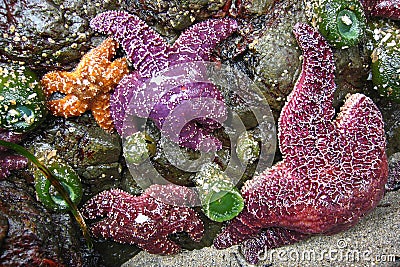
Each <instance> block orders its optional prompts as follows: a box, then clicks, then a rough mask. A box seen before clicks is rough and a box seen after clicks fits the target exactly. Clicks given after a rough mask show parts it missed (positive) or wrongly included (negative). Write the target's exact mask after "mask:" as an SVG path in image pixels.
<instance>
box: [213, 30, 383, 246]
mask: <svg viewBox="0 0 400 267" xmlns="http://www.w3.org/2000/svg"><path fill="white" fill-rule="evenodd" d="M294 34H295V36H296V38H297V41H298V43H299V46H300V47H301V49H302V50H303V56H304V61H303V65H302V73H301V75H300V77H299V79H298V81H297V83H296V85H295V88H294V90H293V92H292V93H291V94H290V95H289V97H288V102H287V103H286V105H285V106H284V108H283V109H282V113H281V116H280V118H279V128H278V129H279V136H278V137H279V144H280V148H281V151H282V154H283V161H281V162H279V163H277V164H276V165H275V166H273V167H272V168H270V169H267V170H266V171H265V172H264V173H262V174H261V175H259V176H257V177H255V178H253V179H252V180H250V181H248V182H247V183H246V184H245V185H244V187H243V188H242V194H243V197H244V199H245V203H246V207H245V209H244V211H243V212H242V213H241V214H240V215H239V216H238V217H237V218H235V219H234V220H233V221H232V222H231V223H230V224H229V225H228V226H227V227H226V228H225V229H224V230H223V232H222V233H221V234H220V235H219V236H218V237H217V238H216V240H215V242H214V244H215V246H216V247H217V248H226V247H229V246H231V245H234V244H238V243H241V242H242V241H244V240H247V239H249V238H252V237H254V236H257V235H258V234H259V233H260V231H261V230H262V229H263V228H267V229H268V228H272V227H277V228H276V229H280V228H282V229H287V230H290V231H292V232H291V233H290V235H291V236H292V237H293V238H292V240H295V239H299V238H301V233H303V234H318V233H329V234H331V233H336V232H338V231H340V230H343V229H347V228H349V227H351V226H352V225H354V224H355V223H357V221H358V220H359V218H360V217H361V216H363V215H365V214H366V213H367V212H368V211H370V210H371V209H372V208H374V207H375V206H376V205H377V203H378V202H379V200H380V199H381V198H382V196H383V193H384V186H385V183H386V180H387V175H388V166H387V159H386V154H385V133H384V129H383V121H382V116H381V114H380V112H379V110H378V109H377V107H376V106H375V104H374V103H373V102H372V101H371V99H369V98H368V97H366V96H364V95H362V94H354V95H352V96H350V97H349V98H348V99H347V100H346V102H345V104H344V106H343V107H342V108H341V112H340V114H338V116H337V117H336V118H334V116H335V110H334V108H333V107H332V101H333V93H334V91H335V88H336V85H335V83H334V71H335V66H334V61H333V55H332V51H331V49H330V47H329V46H328V44H327V43H326V41H325V40H324V39H323V37H322V36H321V35H320V34H319V33H318V32H317V31H316V30H314V29H313V28H312V27H310V26H308V25H304V24H297V25H296V26H295V28H294ZM295 232H299V234H298V235H297V236H296V235H295ZM284 241H285V240H284V238H283V239H282V240H280V244H279V245H282V244H284ZM289 241H290V240H289ZM255 253H257V252H255Z"/></svg>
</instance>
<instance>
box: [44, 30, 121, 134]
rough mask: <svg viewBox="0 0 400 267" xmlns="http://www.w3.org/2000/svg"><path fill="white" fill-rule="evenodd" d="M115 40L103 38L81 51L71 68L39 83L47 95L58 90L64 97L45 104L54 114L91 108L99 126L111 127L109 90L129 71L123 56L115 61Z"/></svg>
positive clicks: (65, 113) (74, 113)
mask: <svg viewBox="0 0 400 267" xmlns="http://www.w3.org/2000/svg"><path fill="white" fill-rule="evenodd" d="M117 48H118V43H117V42H116V41H114V40H113V39H112V38H108V39H106V40H105V41H104V42H103V43H101V44H100V45H99V46H98V47H96V48H93V49H92V50H91V51H89V52H88V53H87V54H86V55H84V56H83V57H82V59H81V61H80V62H79V64H78V66H77V67H76V69H75V70H74V71H72V72H66V71H53V72H50V73H48V74H46V75H45V76H44V77H43V79H42V81H41V83H42V86H43V89H44V92H45V95H46V97H47V99H49V98H50V97H51V96H52V94H53V93H55V92H60V93H62V94H65V97H64V98H62V99H57V100H49V101H48V102H47V106H48V108H49V110H50V111H51V112H52V113H53V114H54V115H56V116H64V117H65V118H68V117H72V116H79V115H81V114H82V113H84V112H86V111H88V110H91V111H92V114H93V117H94V119H95V120H96V122H97V123H98V124H99V125H100V127H101V128H103V129H105V130H107V131H111V130H112V129H113V127H114V125H113V121H112V119H111V115H110V91H111V90H113V89H114V87H115V86H116V85H117V84H118V82H119V81H120V80H121V79H122V77H123V76H124V75H125V74H127V73H128V64H127V61H126V58H119V59H116V60H114V61H111V59H112V58H113V57H114V56H115V51H116V49H117Z"/></svg>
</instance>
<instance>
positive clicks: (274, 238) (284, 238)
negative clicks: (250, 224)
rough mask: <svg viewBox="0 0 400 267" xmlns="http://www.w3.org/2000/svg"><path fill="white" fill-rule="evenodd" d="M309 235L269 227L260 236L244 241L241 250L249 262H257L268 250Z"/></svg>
mask: <svg viewBox="0 0 400 267" xmlns="http://www.w3.org/2000/svg"><path fill="white" fill-rule="evenodd" d="M308 236H309V235H307V234H303V233H299V232H296V231H292V230H287V229H284V228H268V229H266V230H263V231H262V232H261V233H260V234H259V235H258V236H256V237H253V238H250V239H247V240H246V241H245V242H243V246H242V249H241V251H242V254H243V256H244V257H245V259H246V261H247V262H249V263H251V264H256V263H257V262H258V261H259V259H260V256H263V254H264V253H265V252H266V250H268V249H273V248H277V247H280V246H283V245H289V244H292V243H295V242H297V241H300V240H303V239H306V238H307V237H308Z"/></svg>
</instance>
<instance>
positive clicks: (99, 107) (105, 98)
mask: <svg viewBox="0 0 400 267" xmlns="http://www.w3.org/2000/svg"><path fill="white" fill-rule="evenodd" d="M91 110H92V114H93V117H94V119H95V120H96V122H97V124H99V126H100V127H101V128H103V129H104V130H106V131H109V132H110V131H112V129H113V128H114V124H113V121H112V119H111V113H110V95H108V94H102V95H100V96H98V97H97V98H96V101H95V102H93V103H92V106H91Z"/></svg>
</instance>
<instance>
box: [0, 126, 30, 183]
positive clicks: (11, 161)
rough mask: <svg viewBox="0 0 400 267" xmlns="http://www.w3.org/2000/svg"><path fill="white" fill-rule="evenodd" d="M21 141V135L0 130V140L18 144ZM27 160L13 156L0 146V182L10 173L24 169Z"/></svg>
mask: <svg viewBox="0 0 400 267" xmlns="http://www.w3.org/2000/svg"><path fill="white" fill-rule="evenodd" d="M22 139H23V135H22V134H18V133H14V132H11V131H7V130H4V129H0V140H3V141H7V142H12V143H19V142H21V140H22ZM27 163H28V160H27V159H26V158H25V157H22V156H20V155H13V154H11V153H10V152H8V151H7V148H5V147H2V146H0V180H2V179H5V178H7V176H9V175H10V171H14V170H20V169H23V168H25V167H26V164H27Z"/></svg>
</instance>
